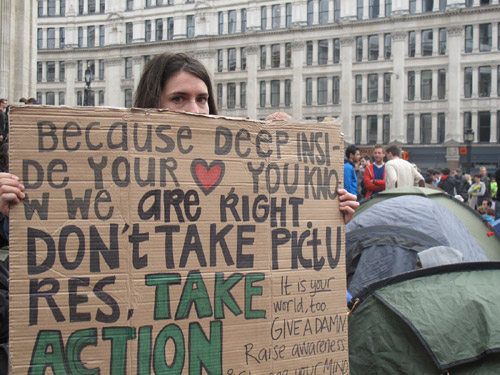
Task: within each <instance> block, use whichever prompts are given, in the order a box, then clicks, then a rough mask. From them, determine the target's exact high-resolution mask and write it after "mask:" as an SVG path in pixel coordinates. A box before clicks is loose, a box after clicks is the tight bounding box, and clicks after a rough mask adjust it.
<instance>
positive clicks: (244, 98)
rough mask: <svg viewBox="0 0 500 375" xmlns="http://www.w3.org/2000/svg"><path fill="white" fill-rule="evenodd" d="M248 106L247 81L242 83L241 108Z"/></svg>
mask: <svg viewBox="0 0 500 375" xmlns="http://www.w3.org/2000/svg"><path fill="white" fill-rule="evenodd" d="M246 106H247V83H246V82H241V83H240V108H246Z"/></svg>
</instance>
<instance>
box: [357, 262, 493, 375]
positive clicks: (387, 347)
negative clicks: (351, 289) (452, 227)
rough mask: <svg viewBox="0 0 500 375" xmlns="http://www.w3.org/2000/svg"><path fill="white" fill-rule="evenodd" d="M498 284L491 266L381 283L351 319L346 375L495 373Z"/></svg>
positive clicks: (458, 268) (440, 269) (451, 267)
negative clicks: (347, 373)
mask: <svg viewBox="0 0 500 375" xmlns="http://www.w3.org/2000/svg"><path fill="white" fill-rule="evenodd" d="M498 280H500V263H498V262H489V263H462V264H454V265H447V266H442V267H435V268H430V269H422V270H418V271H414V272H411V273H408V274H406V275H399V276H397V277H395V278H393V279H392V280H389V281H387V280H385V281H383V283H381V285H382V286H380V287H379V288H378V289H376V290H375V291H372V292H371V294H368V295H367V296H366V298H365V297H363V300H362V302H361V303H360V304H359V305H358V307H357V308H356V309H355V310H354V311H353V312H352V313H351V314H350V316H349V347H350V363H351V374H352V375H361V374H369V375H370V374H389V375H391V374H429V375H432V374H441V373H443V372H444V371H446V370H450V373H453V374H454V375H455V374H460V375H465V374H478V375H479V374H481V375H486V374H493V373H498V368H499V367H498V364H500V354H499V353H500V321H499V319H498V316H500V288H498V287H496V285H497V284H498ZM493 369H496V372H495V370H493Z"/></svg>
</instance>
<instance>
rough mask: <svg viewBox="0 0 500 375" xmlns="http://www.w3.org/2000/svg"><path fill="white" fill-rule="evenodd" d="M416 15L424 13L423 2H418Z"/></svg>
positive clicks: (419, 0) (418, 0)
mask: <svg viewBox="0 0 500 375" xmlns="http://www.w3.org/2000/svg"><path fill="white" fill-rule="evenodd" d="M434 1H438V0H434ZM415 13H422V1H421V0H417V6H416V11H415Z"/></svg>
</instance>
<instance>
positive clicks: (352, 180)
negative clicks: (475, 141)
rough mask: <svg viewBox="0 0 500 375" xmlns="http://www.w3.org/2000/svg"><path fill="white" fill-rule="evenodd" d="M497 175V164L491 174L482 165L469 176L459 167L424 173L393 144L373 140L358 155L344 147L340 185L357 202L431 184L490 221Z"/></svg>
mask: <svg viewBox="0 0 500 375" xmlns="http://www.w3.org/2000/svg"><path fill="white" fill-rule="evenodd" d="M384 158H385V159H387V161H386V162H384ZM499 179H500V168H499V169H497V170H496V171H495V174H494V175H492V176H490V175H488V170H487V169H486V167H480V168H479V172H478V173H476V174H474V175H473V177H471V175H469V174H463V172H462V169H461V168H456V169H454V170H453V171H452V170H450V169H449V168H442V169H434V168H429V169H427V170H426V171H425V173H424V172H423V171H422V170H421V169H420V168H418V166H417V165H415V164H412V163H410V162H408V161H406V160H403V159H401V150H400V149H399V147H398V146H396V145H390V146H388V147H387V148H385V149H384V147H383V146H382V145H379V144H377V145H375V146H373V149H372V153H371V156H368V155H365V156H361V155H360V150H359V148H358V147H356V146H354V145H351V146H349V147H347V148H346V152H345V160H344V180H345V182H344V186H345V189H346V190H347V191H348V192H349V193H351V194H354V195H356V196H357V200H358V201H359V202H361V201H363V200H365V199H368V198H370V197H371V196H373V195H376V194H378V193H379V192H381V191H383V190H386V189H393V188H396V187H405V186H421V187H423V186H428V187H435V188H439V189H441V190H443V191H444V192H446V193H447V194H449V195H451V196H453V197H454V198H456V199H458V200H459V201H461V202H464V204H468V205H469V206H470V207H471V208H472V209H474V210H477V211H478V212H479V213H480V214H481V215H483V217H484V218H485V219H486V220H488V221H489V222H493V221H494V220H498V219H499V218H500V194H499V192H498V184H497V181H498V180H499Z"/></svg>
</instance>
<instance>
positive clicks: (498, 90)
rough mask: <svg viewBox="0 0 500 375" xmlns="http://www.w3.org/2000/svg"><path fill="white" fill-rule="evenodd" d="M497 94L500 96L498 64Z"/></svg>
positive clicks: (499, 70)
mask: <svg viewBox="0 0 500 375" xmlns="http://www.w3.org/2000/svg"><path fill="white" fill-rule="evenodd" d="M497 96H500V65H498V66H497Z"/></svg>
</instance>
